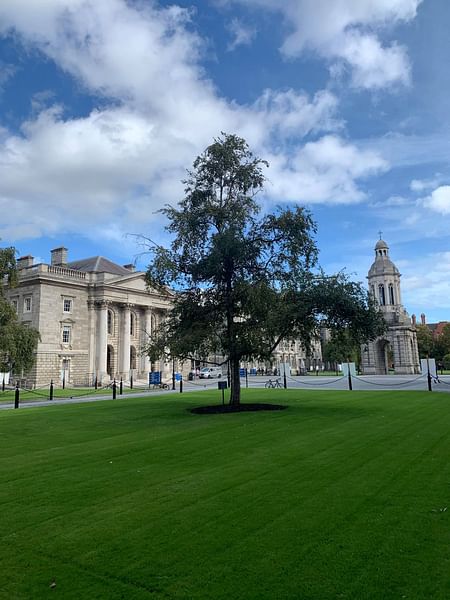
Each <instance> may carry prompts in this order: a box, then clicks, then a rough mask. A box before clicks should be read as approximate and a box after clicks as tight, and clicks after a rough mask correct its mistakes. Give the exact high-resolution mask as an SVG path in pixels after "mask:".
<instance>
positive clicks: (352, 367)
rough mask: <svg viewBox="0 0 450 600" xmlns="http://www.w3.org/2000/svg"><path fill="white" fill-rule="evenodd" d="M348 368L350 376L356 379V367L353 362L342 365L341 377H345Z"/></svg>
mask: <svg viewBox="0 0 450 600" xmlns="http://www.w3.org/2000/svg"><path fill="white" fill-rule="evenodd" d="M349 368H350V375H352V377H356V365H355V363H354V362H351V363H342V375H344V376H347V375H348V369H349Z"/></svg>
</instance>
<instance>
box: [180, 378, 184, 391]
mask: <svg viewBox="0 0 450 600" xmlns="http://www.w3.org/2000/svg"><path fill="white" fill-rule="evenodd" d="M182 393H183V376H181V379H180V394H182Z"/></svg>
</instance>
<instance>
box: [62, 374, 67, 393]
mask: <svg viewBox="0 0 450 600" xmlns="http://www.w3.org/2000/svg"><path fill="white" fill-rule="evenodd" d="M65 388H66V370H65V369H64V371H63V381H62V389H63V390H64V389H65Z"/></svg>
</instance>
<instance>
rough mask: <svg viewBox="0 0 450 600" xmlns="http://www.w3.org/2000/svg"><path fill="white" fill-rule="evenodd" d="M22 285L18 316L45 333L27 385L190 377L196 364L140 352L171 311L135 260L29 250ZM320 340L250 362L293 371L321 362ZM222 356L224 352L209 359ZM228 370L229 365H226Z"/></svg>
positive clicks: (15, 296)
mask: <svg viewBox="0 0 450 600" xmlns="http://www.w3.org/2000/svg"><path fill="white" fill-rule="evenodd" d="M17 263H18V272H19V284H18V286H17V287H16V288H14V289H12V290H9V291H8V292H7V293H8V297H9V299H10V301H11V302H12V304H13V305H14V307H15V309H16V311H17V313H18V315H19V319H20V320H21V321H22V322H24V323H28V324H29V325H30V326H32V327H34V328H36V329H37V330H38V331H39V332H40V335H41V340H40V342H39V344H38V348H37V353H36V361H35V365H34V367H33V369H32V371H31V372H30V373H25V374H18V373H16V374H14V375H15V376H18V377H20V378H21V379H22V380H24V383H25V385H27V386H36V387H37V386H41V385H42V386H46V385H48V384H49V382H50V381H51V380H53V381H54V382H55V383H57V382H58V383H60V382H62V381H63V380H64V381H65V383H67V385H92V384H93V382H94V381H95V380H97V381H98V382H99V383H107V382H109V381H111V380H112V379H120V378H123V379H124V380H125V381H127V380H129V379H130V377H131V376H133V378H134V380H145V381H148V373H149V372H150V371H162V374H163V380H165V381H168V380H170V379H171V377H172V369H173V368H174V367H175V370H177V371H178V370H180V371H182V372H183V373H184V376H185V377H186V376H187V373H188V372H189V370H190V369H193V368H196V367H201V366H202V365H203V363H202V362H201V361H191V364H187V363H185V364H184V365H178V364H177V363H176V364H175V365H174V364H169V363H167V362H164V360H163V359H162V360H161V361H158V362H156V363H154V364H151V363H150V361H149V359H148V357H146V356H144V355H143V353H142V348H143V346H144V345H145V344H146V342H147V340H148V336H149V335H150V334H151V332H152V331H154V330H155V328H156V327H157V326H158V325H159V323H160V322H161V320H163V319H164V317H165V315H167V313H168V311H169V310H170V304H171V303H170V297H169V298H168V297H167V296H162V295H161V294H159V293H158V292H155V291H151V290H148V289H147V287H146V284H145V274H144V273H143V272H135V271H134V267H133V265H125V266H121V265H118V264H115V263H113V262H111V261H110V260H108V259H106V258H104V257H102V256H94V257H92V258H86V259H83V260H77V261H72V262H68V260H67V249H66V248H63V247H61V248H55V249H54V250H52V251H51V261H50V264H45V263H39V264H34V259H33V257H32V256H24V257H22V258H19V259H18V261H17ZM321 358H322V355H321V350H320V342H319V341H317V343H315V344H314V348H313V352H312V354H310V355H308V356H306V353H305V350H304V348H303V346H302V344H301V343H300V342H299V341H295V342H287V341H286V342H282V344H280V346H279V347H278V348H277V350H276V351H275V352H274V356H273V360H271V361H269V362H267V363H264V364H263V363H261V364H260V363H257V362H252V363H248V364H247V365H242V366H248V367H249V368H254V369H257V368H264V370H266V369H267V370H268V369H272V370H275V369H277V372H278V373H279V372H280V366H281V364H282V363H288V364H289V365H290V367H291V372H292V373H293V374H300V373H303V372H305V371H308V370H309V369H310V368H311V367H312V368H314V369H315V368H316V366H319V365H320V366H321V364H322V363H321ZM214 359H216V362H219V363H220V362H222V360H223V359H222V358H220V357H210V361H212V362H214ZM223 371H224V373H225V372H226V367H225V366H224V367H223Z"/></svg>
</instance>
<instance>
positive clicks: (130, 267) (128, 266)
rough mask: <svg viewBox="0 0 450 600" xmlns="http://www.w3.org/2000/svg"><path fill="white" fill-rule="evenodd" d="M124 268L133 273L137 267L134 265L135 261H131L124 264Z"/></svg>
mask: <svg viewBox="0 0 450 600" xmlns="http://www.w3.org/2000/svg"><path fill="white" fill-rule="evenodd" d="M123 268H124V269H127V271H131V272H132V273H134V271H135V270H136V267H135V266H134V265H133V263H130V264H129V265H123Z"/></svg>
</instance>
